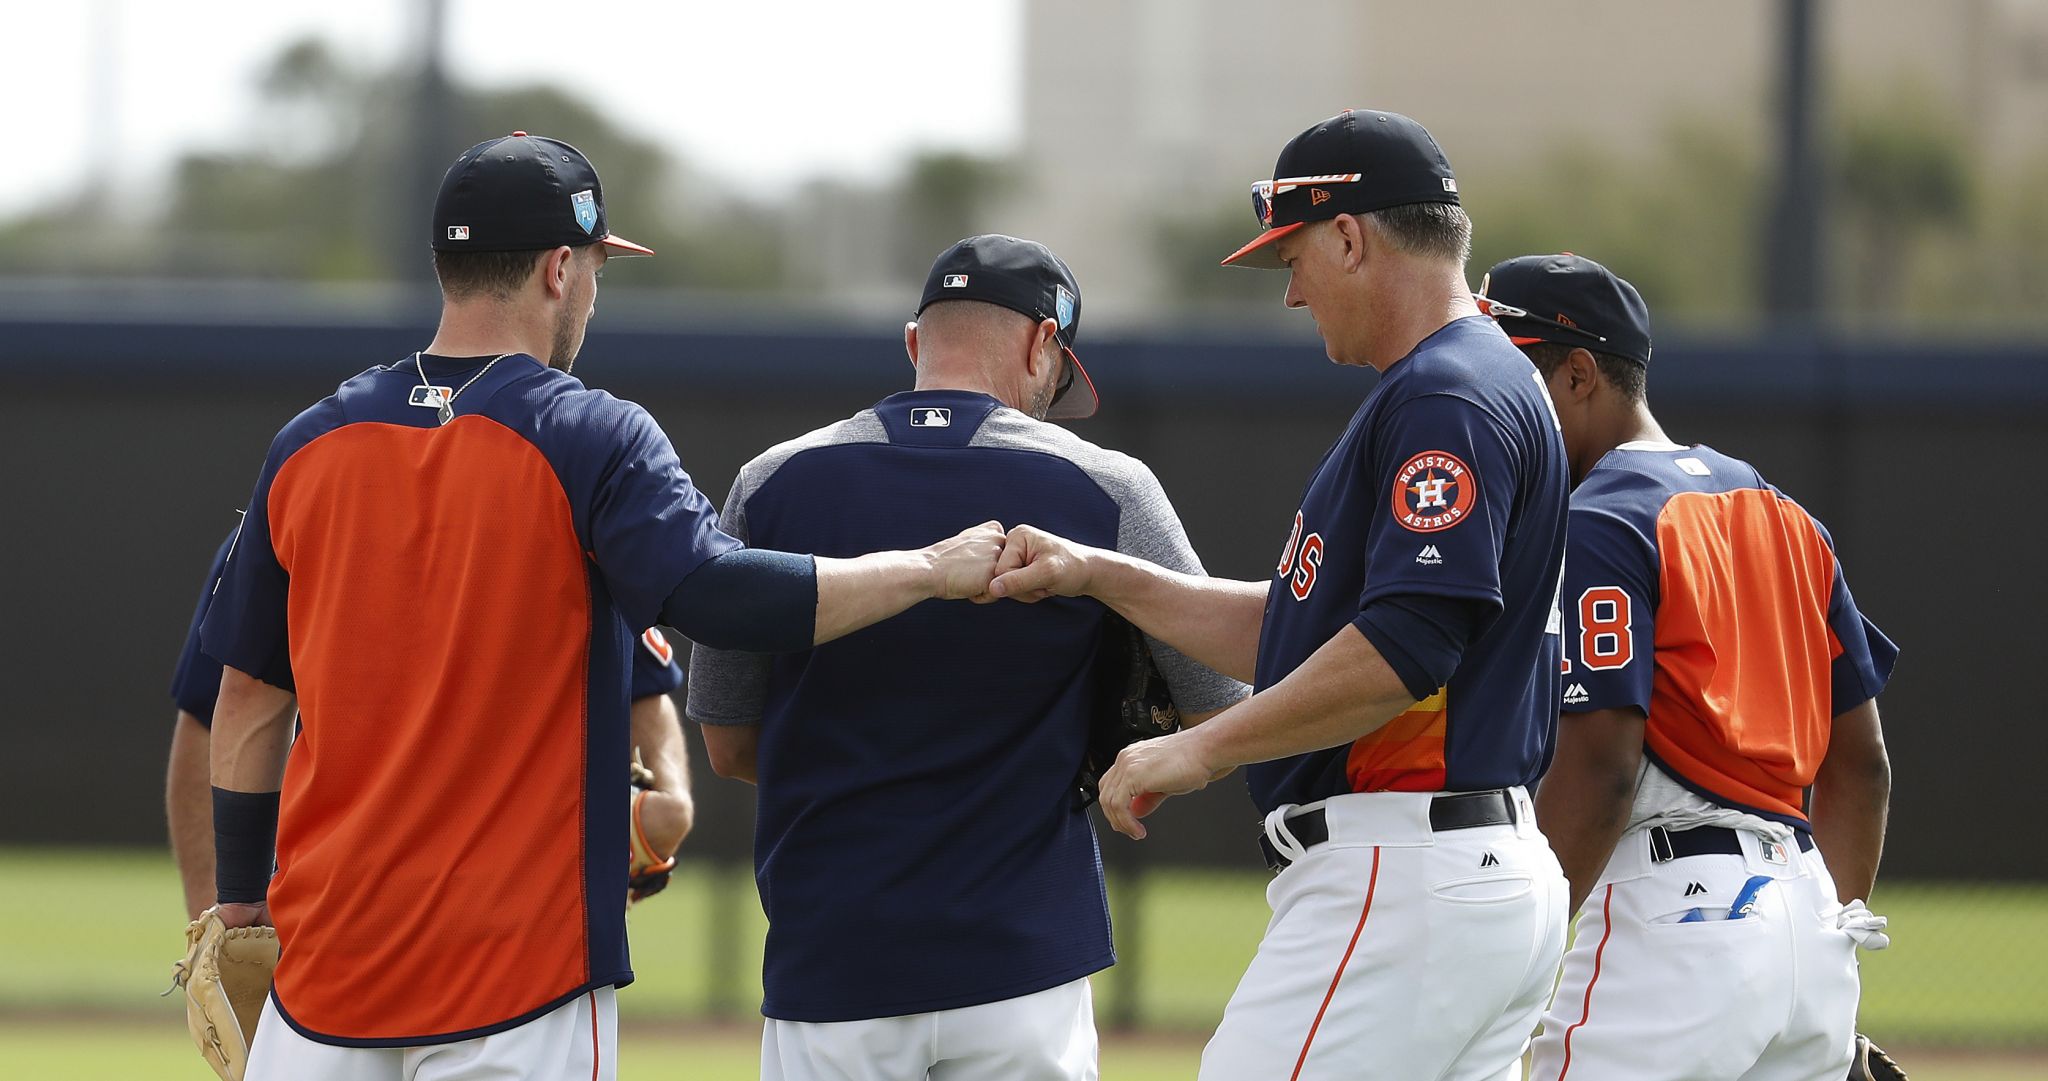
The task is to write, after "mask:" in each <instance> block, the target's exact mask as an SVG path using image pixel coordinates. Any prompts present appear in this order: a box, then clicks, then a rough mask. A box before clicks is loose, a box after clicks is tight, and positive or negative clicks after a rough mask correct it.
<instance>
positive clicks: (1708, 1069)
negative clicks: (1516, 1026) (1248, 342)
mask: <svg viewBox="0 0 2048 1081" xmlns="http://www.w3.org/2000/svg"><path fill="white" fill-rule="evenodd" d="M1740 836H1741V841H1742V846H1743V851H1742V854H1741V855H1732V854H1730V855H1718V854H1709V855H1700V856H1686V857H1682V858H1679V859H1674V860H1668V861H1666V862H1664V863H1656V862H1654V861H1653V859H1652V856H1651V845H1650V840H1649V833H1648V831H1637V832H1634V833H1630V834H1627V835H1625V836H1624V837H1622V839H1621V843H1620V844H1619V845H1617V846H1615V853H1614V857H1613V858H1612V859H1611V860H1610V861H1609V862H1608V864H1607V869H1606V871H1605V872H1604V873H1603V874H1602V875H1601V878H1600V882H1599V883H1598V884H1597V885H1595V886H1594V888H1593V893H1592V895H1591V896H1589V897H1588V898H1587V900H1586V906H1585V908H1584V909H1583V910H1582V911H1581V912H1580V915H1579V921H1578V938H1577V939H1576V940H1575V941H1574V942H1573V944H1572V949H1571V953H1569V954H1568V955H1566V957H1565V962H1564V975H1563V978H1562V979H1561V980H1560V981H1559V983H1558V987H1557V996H1556V998H1555V999H1554V1000H1553V1001H1552V1002H1551V1005H1550V1009H1549V1010H1548V1011H1547V1012H1546V1013H1545V1014H1544V1017H1543V1034H1542V1035H1541V1036H1539V1037H1538V1038H1537V1040H1536V1046H1535V1055H1534V1058H1533V1063H1534V1068H1533V1070H1532V1076H1533V1077H1534V1078H1535V1079H1536V1081H1559V1079H1561V1078H1569V1079H1570V1081H1841V1079H1842V1077H1843V1076H1845V1075H1846V1074H1847V1073H1848V1071H1849V1054H1850V1043H1851V1041H1852V1040H1853V1039H1854V1037H1855V1028H1856V1001H1857V996H1858V987H1857V975H1856V943H1855V940H1854V939H1852V938H1850V937H1849V935H1848V934H1847V933H1846V932H1844V931H1841V930H1837V929H1836V927H1835V920H1834V914H1835V912H1836V911H1838V910H1839V909H1840V908H1841V906H1840V905H1839V904H1837V903H1836V901H1835V884H1834V881H1833V879H1832V878H1830V877H1829V875H1828V870H1827V865H1826V864H1825V863H1823V862H1822V861H1821V858H1820V853H1819V852H1818V851H1814V852H1800V851H1799V850H1798V849H1797V848H1796V847H1794V846H1792V845H1790V844H1789V843H1788V844H1776V845H1774V844H1773V843H1772V842H1770V841H1768V840H1765V839H1763V838H1761V837H1759V836H1758V835H1757V834H1754V833H1749V832H1746V831H1744V832H1742V833H1741V835H1740ZM1756 876H1764V877H1766V878H1768V879H1769V883H1768V884H1767V885H1764V886H1763V887H1762V888H1761V890H1760V892H1758V893H1757V894H1756V906H1755V908H1754V909H1753V910H1752V911H1751V912H1750V914H1749V915H1747V916H1745V917H1743V918H1741V919H1729V918H1727V917H1728V909H1729V907H1730V905H1731V904H1732V903H1733V902H1734V900H1735V898H1736V896H1737V895H1738V894H1739V893H1740V892H1741V891H1742V889H1743V886H1744V885H1745V884H1746V883H1747V882H1748V881H1749V880H1750V879H1751V878H1753V877H1756ZM1693 909H1699V910H1700V912H1701V915H1702V916H1703V917H1704V918H1703V919H1700V920H1697V921H1685V917H1686V916H1687V914H1688V913H1690V912H1691V911H1692V910H1693Z"/></svg>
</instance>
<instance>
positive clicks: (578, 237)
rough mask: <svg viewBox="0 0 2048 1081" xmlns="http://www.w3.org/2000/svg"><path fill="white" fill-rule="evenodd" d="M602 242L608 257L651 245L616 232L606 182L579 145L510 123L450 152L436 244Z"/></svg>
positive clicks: (463, 247)
mask: <svg viewBox="0 0 2048 1081" xmlns="http://www.w3.org/2000/svg"><path fill="white" fill-rule="evenodd" d="M585 244H603V245H604V246H605V247H606V248H607V249H609V252H610V254H611V256H612V257H613V258H617V257H619V256H622V255H653V254H654V249H653V248H649V247H645V246H643V245H640V244H635V243H633V242H632V241H630V240H627V239H626V238H624V237H620V236H613V235H612V233H611V230H610V228H608V227H607V226H606V224H605V218H604V185H603V184H602V183H600V182H599V181H598V179H597V167H596V166H594V165H592V164H591V163H590V159H589V158H586V157H584V156H583V152H582V151H580V150H578V149H576V148H575V147H573V146H570V145H569V144H568V143H565V142H563V141H561V140H560V139H549V138H547V137H546V136H541V135H528V134H527V133H525V132H523V131H515V132H513V133H512V134H510V135H508V136H505V137H504V138H502V139H486V140H484V141H483V142H481V143H478V144H476V145H475V146H472V147H470V148H469V149H468V150H465V151H463V152H462V156H461V157H459V158H456V159H455V164H454V165H451V166H449V167H448V173H447V175H446V176H443V177H442V178H441V193H440V194H439V195H438V196H436V197H435V199H434V250H435V251H545V250H547V249H549V248H557V247H561V246H563V245H568V246H569V247H572V248H574V247H581V246H583V245H585Z"/></svg>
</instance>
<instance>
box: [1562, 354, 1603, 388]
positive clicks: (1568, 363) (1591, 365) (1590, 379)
mask: <svg viewBox="0 0 2048 1081" xmlns="http://www.w3.org/2000/svg"><path fill="white" fill-rule="evenodd" d="M1564 363H1565V368H1566V370H1568V371H1569V372H1570V373H1571V379H1570V385H1571V393H1572V400H1573V401H1583V400H1585V398H1586V397H1587V396H1588V395H1590V394H1592V393H1593V387H1594V385H1595V384H1597V383H1598V382H1599V381H1600V359H1599V358H1598V357H1595V356H1594V355H1593V354H1592V353H1591V352H1590V351H1588V350H1585V349H1580V348H1576V347H1575V348H1573V349H1572V351H1571V352H1570V353H1568V354H1566V356H1565V358H1564Z"/></svg>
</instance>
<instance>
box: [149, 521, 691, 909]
mask: <svg viewBox="0 0 2048 1081" xmlns="http://www.w3.org/2000/svg"><path fill="white" fill-rule="evenodd" d="M234 543H235V535H234V534H233V533H229V534H228V536H227V539H226V540H223V541H221V542H220V547H219V548H218V549H216V550H215V551H214V553H213V565H212V566H210V567H208V568H207V571H206V578H205V580H204V582H203V584H202V585H201V586H200V589H199V603H198V604H197V605H195V606H194V607H193V609H192V625H191V627H190V629H188V630H187V631H186V632H185V646H184V648H183V649H181V650H179V652H178V666H177V670H176V671H175V672H173V673H172V675H171V701H172V702H173V703H174V704H175V705H176V706H177V707H178V716H177V720H176V721H175V722H173V724H174V727H173V729H172V732H171V754H170V767H169V768H168V769H167V770H166V772H165V779H164V819H165V821H166V822H167V823H168V825H169V827H170V835H171V858H172V859H173V860H174V861H175V862H176V863H177V865H178V877H179V879H180V881H181V882H182V884H183V885H184V889H185V915H186V916H187V918H189V919H198V918H199V914H200V913H201V912H204V911H205V910H206V909H208V908H210V907H212V905H213V901H214V888H213V806H212V799H213V796H212V793H211V791H210V790H209V789H208V787H207V779H206V774H207V755H208V752H209V751H210V749H211V748H210V746H209V745H210V744H211V743H212V738H213V705H214V701H215V699H216V698H218V697H219V695H220V662H219V661H217V660H214V659H213V658H212V657H209V656H207V655H206V654H205V653H204V652H203V651H201V650H200V648H199V627H200V625H201V624H202V623H204V622H205V621H206V610H207V608H208V607H210V606H211V605H212V603H213V591H214V589H215V587H216V586H217V585H218V584H219V582H220V573H221V568H222V566H224V565H225V564H226V563H227V560H228V551H229V549H231V548H232V547H233V546H234ZM640 644H641V647H642V648H640V649H636V650H634V651H633V706H632V724H631V726H632V730H633V746H634V747H635V748H636V749H637V750H638V751H639V752H640V755H641V758H642V759H643V760H644V761H645V763H646V765H647V768H648V771H649V772H651V773H653V774H654V786H653V788H652V789H651V790H649V791H648V792H647V793H646V796H645V798H644V799H639V800H636V802H635V804H634V808H633V812H634V820H635V823H636V826H637V828H639V829H640V830H641V831H642V832H643V834H644V836H645V837H646V839H647V844H648V846H649V847H650V848H652V849H653V850H654V851H656V852H657V853H663V854H666V855H669V856H673V855H674V853H675V851H676V848H677V846H679V845H681V844H682V843H683V838H684V837H686V836H688V835H689V832H690V827H691V825H692V824H693V822H694V821H695V818H696V806H695V804H694V802H693V801H692V800H691V797H690V759H689V744H687V743H685V742H684V741H683V731H682V724H681V721H680V718H679V717H678V716H677V713H676V704H675V701H674V700H673V699H671V698H670V697H669V694H670V693H671V692H673V691H674V690H675V689H676V688H677V687H680V686H682V685H683V670H682V668H680V667H679V666H677V664H676V663H675V653H674V650H673V649H671V648H670V647H669V643H668V639H666V638H663V637H662V636H661V632H660V631H659V630H656V629H653V628H649V629H648V630H647V632H646V633H645V634H643V635H641V636H640Z"/></svg>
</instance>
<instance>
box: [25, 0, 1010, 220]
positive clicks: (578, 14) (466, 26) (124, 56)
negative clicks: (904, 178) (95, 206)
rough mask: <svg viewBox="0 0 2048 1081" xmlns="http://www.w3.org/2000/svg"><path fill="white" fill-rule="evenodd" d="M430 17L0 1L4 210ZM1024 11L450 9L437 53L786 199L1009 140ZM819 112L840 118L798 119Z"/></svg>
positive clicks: (209, 131)
mask: <svg viewBox="0 0 2048 1081" xmlns="http://www.w3.org/2000/svg"><path fill="white" fill-rule="evenodd" d="M419 3H420V0H349V2H347V3H333V2H331V0H330V2H320V0H200V2H198V3H191V4H178V3H170V2H165V0H64V2H59V3H51V2H49V0H0V25H4V26H6V27H7V28H8V29H7V31H6V35H5V37H6V44H5V45H4V46H0V56H4V59H5V63H6V66H7V68H8V69H9V72H8V73H9V76H10V78H9V83H10V97H11V98H12V102H11V105H10V107H9V108H8V109H7V119H8V128H9V129H10V130H9V132H8V134H9V136H10V140H9V141H10V142H11V143H12V145H13V146H14V148H15V150H16V152H17V153H20V152H22V151H24V150H27V151H29V152H30V153H31V154H32V155H33V159H32V160H33V162H34V164H33V166H32V167H30V168H26V169H24V168H20V167H19V165H17V168H15V169H13V170H10V172H11V174H12V175H13V177H14V178H15V180H14V182H13V183H12V184H10V185H6V186H0V216H6V215H9V214H13V213H17V212H19V211H21V210H24V209H26V208H28V207H31V206H34V205H36V204H38V203H41V202H43V201H46V200H48V199H50V198H52V197H54V196H57V195H60V194H62V193H64V192H65V191H67V190H69V189H72V188H75V187H76V186H78V185H80V184H81V183H82V182H84V181H85V180H86V179H87V178H88V176H89V175H90V174H91V172H92V171H93V170H94V169H95V168H96V166H97V164H98V163H100V162H103V161H111V162H113V163H114V165H115V168H116V169H117V171H118V175H117V176H116V178H115V179H116V181H117V183H119V184H120V185H121V187H122V189H123V190H125V191H130V192H138V193H139V192H142V191H146V190H148V186H149V184H150V183H152V182H153V181H155V180H158V179H160V178H161V176H162V173H163V169H164V166H166V165H167V164H168V163H169V162H170V160H171V159H172V157H173V156H174V155H175V153H176V152H177V151H179V150H181V149H185V148H189V147H220V148H226V147H233V146H238V145H241V139H240V137H239V133H240V132H241V131H242V130H243V128H244V127H245V125H246V124H247V122H248V120H249V118H250V116H251V113H252V111H253V109H254V106H255V92H254V90H253V84H254V80H255V77H256V73H257V72H258V71H259V70H260V69H261V68H262V67H263V65H264V63H265V62H266V61H267V60H268V59H270V58H271V57H272V56H274V55H275V54H276V52H277V50H278V49H279V48H280V47H281V46H283V45H284V44H286V43H288V42H290V41H293V40H296V39H298V38H300V37H303V36H306V35H309V34H318V35H320V36H322V37H324V38H326V39H327V40H329V41H330V42H332V43H333V44H335V45H336V46H338V47H339V48H340V50H341V51H342V52H343V53H344V54H346V55H350V56H352V57H355V58H358V59H359V60H361V61H364V62H367V63H370V64H384V63H389V62H391V61H393V60H395V59H397V58H399V57H400V56H401V55H404V54H406V53H408V52H409V50H410V48H411V46H412V41H413V35H414V27H415V26H417V25H418V22H419V17H418V14H417V12H418V7H419ZM1022 3H1023V0H955V2H951V3H945V2H937V0H854V2H844V0H842V2H829V0H766V2H759V3H752V2H727V3H707V2H702V0H678V2H670V3H656V2H652V0H549V2H545V3H543V2H539V0H448V9H449V14H448V43H447V49H446V52H447V57H448V63H449V70H450V73H451V75H452V76H453V77H455V78H456V79H458V80H461V81H464V82H469V83H476V84H481V85H512V84H521V83H530V82H534V81H537V80H546V81H549V82H552V83H555V84H557V85H559V86H562V87H564V88H566V89H569V90H571V91H573V92H575V93H577V94H578V95H580V96H583V97H584V98H586V99H587V100H590V101H593V102H595V103H596V104H597V105H598V106H599V107H600V108H603V109H606V110H609V111H610V112H611V113H612V114H613V115H614V116H615V117H616V118H617V119H618V120H619V122H620V123H621V124H622V125H623V126H625V127H627V128H628V129H629V130H633V131H636V132H639V133H642V134H645V135H649V136H653V137H655V138H658V139H661V140H664V141H666V142H669V143H670V144H671V145H673V146H674V147H675V148H676V149H677V150H678V151H679V152H680V153H681V154H682V155H683V156H684V157H687V158H689V159H690V160H691V161H692V162H694V163H696V164H698V165H700V166H702V167H705V168H708V169H710V170H712V171H714V172H718V173H722V174H725V175H729V176H732V177H735V178H745V179H746V182H748V183H765V184H769V185H775V186H780V185H782V184H784V183H788V182H791V181H793V180H794V179H796V178H798V177H801V176H804V175H808V174H816V173H832V174H836V175H842V176H858V177H871V176H876V175H879V174H881V173H883V172H884V171H885V170H886V167H887V165H888V163H890V162H891V161H893V160H896V159H897V158H899V157H901V156H902V154H903V153H904V152H905V151H907V150H909V149H911V148H915V147H920V146H956V147H963V148H968V149H984V150H985V149H995V148H1001V147H1004V146H1006V145H1008V143H1009V142H1010V141H1011V140H1012V139H1014V137H1015V135H1016V131H1017V125H1018V106H1017V95H1018V67H1019V61H1020V59H1021V57H1020V55H1019V54H1020V50H1021V47H1022V26H1021V19H1022V17H1023V13H1022V11H1021V5H1022ZM25 28H33V29H32V30H25ZM819 106H828V107H830V110H831V116H832V117H833V122H832V123H830V124H823V125H819V124H805V125H802V126H801V127H797V126H792V125H791V124H789V123H787V120H788V118H790V117H792V116H796V115H798V114H800V113H802V112H804V111H806V110H811V109H815V108H817V107H819ZM454 149H455V150H459V149H461V148H460V147H456V148H454ZM452 152H453V151H451V153H452Z"/></svg>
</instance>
